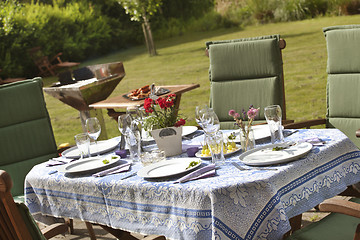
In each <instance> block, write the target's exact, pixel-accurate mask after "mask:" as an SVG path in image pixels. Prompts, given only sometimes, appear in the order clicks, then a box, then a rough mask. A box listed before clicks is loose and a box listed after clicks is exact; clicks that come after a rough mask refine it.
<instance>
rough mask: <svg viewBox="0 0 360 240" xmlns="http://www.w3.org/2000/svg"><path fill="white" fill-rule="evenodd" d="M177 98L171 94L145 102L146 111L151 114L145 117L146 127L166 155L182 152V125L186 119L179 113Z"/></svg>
mask: <svg viewBox="0 0 360 240" xmlns="http://www.w3.org/2000/svg"><path fill="white" fill-rule="evenodd" d="M175 99H176V95H175V94H170V95H168V96H166V97H159V98H157V99H156V100H154V99H152V98H146V99H145V102H144V108H145V112H146V113H148V114H150V115H149V116H148V117H146V118H145V119H144V129H145V131H148V132H151V135H152V137H153V138H154V139H155V141H156V144H157V145H158V147H159V149H161V150H164V151H165V154H166V156H174V155H178V154H180V153H181V152H182V149H181V146H182V145H181V135H182V128H181V126H183V125H185V122H186V121H185V120H184V119H182V118H180V117H179V116H178V115H177V112H178V109H177V108H176V106H175Z"/></svg>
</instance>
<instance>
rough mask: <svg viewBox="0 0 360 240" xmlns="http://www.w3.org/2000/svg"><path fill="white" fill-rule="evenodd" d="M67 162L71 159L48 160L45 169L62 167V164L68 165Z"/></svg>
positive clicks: (57, 158)
mask: <svg viewBox="0 0 360 240" xmlns="http://www.w3.org/2000/svg"><path fill="white" fill-rule="evenodd" d="M69 161H71V159H66V158H63V157H56V158H52V159H50V160H49V161H48V162H47V163H46V166H47V167H52V166H58V165H63V164H66V163H69Z"/></svg>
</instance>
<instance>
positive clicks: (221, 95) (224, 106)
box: [210, 77, 283, 122]
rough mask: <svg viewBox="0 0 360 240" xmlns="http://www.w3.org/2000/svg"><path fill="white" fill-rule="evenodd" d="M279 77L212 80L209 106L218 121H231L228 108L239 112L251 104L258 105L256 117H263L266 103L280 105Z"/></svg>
mask: <svg viewBox="0 0 360 240" xmlns="http://www.w3.org/2000/svg"><path fill="white" fill-rule="evenodd" d="M279 82H280V79H279V78H278V77H269V78H259V79H248V80H243V81H227V82H212V83H211V86H210V87H211V91H210V98H211V99H212V102H211V107H212V108H213V109H214V111H215V112H216V114H217V115H218V117H219V120H220V122H223V121H233V118H232V117H230V116H229V114H228V113H229V110H230V109H234V110H235V111H236V112H239V113H241V111H242V109H244V110H247V109H248V108H249V106H250V105H251V104H252V105H254V107H260V111H259V115H258V117H257V118H256V119H265V117H264V108H265V107H266V106H268V105H273V104H278V105H280V106H282V102H283V101H282V95H281V89H279Z"/></svg>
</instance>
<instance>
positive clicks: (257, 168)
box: [231, 162, 278, 171]
mask: <svg viewBox="0 0 360 240" xmlns="http://www.w3.org/2000/svg"><path fill="white" fill-rule="evenodd" d="M231 163H232V165H234V166H235V167H236V168H237V169H239V170H240V171H250V170H258V171H277V170H278V169H277V168H267V167H252V168H244V167H241V166H240V165H239V164H238V163H236V162H231Z"/></svg>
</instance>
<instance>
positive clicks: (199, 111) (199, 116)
mask: <svg viewBox="0 0 360 240" xmlns="http://www.w3.org/2000/svg"><path fill="white" fill-rule="evenodd" d="M209 109H210V108H209V107H208V106H207V105H206V104H204V105H200V106H196V107H195V120H196V122H197V124H198V125H199V126H200V127H201V128H202V129H204V126H203V122H204V119H203V115H204V113H205V112H207V111H209Z"/></svg>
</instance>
